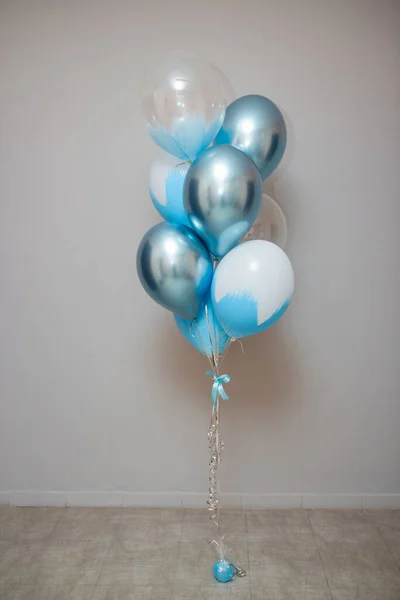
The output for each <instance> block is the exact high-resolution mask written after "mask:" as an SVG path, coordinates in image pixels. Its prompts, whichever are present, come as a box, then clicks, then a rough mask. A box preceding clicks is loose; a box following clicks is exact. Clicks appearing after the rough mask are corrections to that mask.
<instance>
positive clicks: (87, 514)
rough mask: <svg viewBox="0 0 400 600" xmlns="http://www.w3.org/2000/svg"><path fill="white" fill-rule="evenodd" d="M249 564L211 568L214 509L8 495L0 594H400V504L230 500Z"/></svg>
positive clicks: (271, 599) (176, 598) (175, 599)
mask: <svg viewBox="0 0 400 600" xmlns="http://www.w3.org/2000/svg"><path fill="white" fill-rule="evenodd" d="M223 527H224V530H225V531H226V532H227V534H228V535H227V541H228V544H230V545H231V546H232V547H233V548H234V549H235V550H236V558H237V560H236V562H237V563H238V564H240V565H241V566H243V567H244V568H245V569H247V571H248V575H247V576H246V577H244V578H242V579H239V578H236V579H235V580H234V581H232V582H231V583H229V584H218V583H217V582H216V581H215V580H214V579H213V577H212V575H211V565H212V561H213V554H212V551H211V550H210V547H209V545H208V540H209V539H210V537H212V535H213V525H212V523H210V521H209V520H208V513H207V511H205V510H204V511H201V510H190V509H187V510H170V509H113V508H110V509H101V508H94V509H85V508H82V509H79V508H69V509H62V508H61V509H50V508H47V509H46V508H43V509H38V508H31V509H29V508H4V507H3V508H2V507H0V598H1V600H28V599H29V600H144V599H148V600H214V599H215V600H218V599H222V598H224V599H226V600H228V599H232V600H356V599H357V600H400V511H345V510H342V511H333V510H286V511H284V510H264V511H263V510H259V511H251V510H247V511H225V512H223Z"/></svg>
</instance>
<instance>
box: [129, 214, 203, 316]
mask: <svg viewBox="0 0 400 600" xmlns="http://www.w3.org/2000/svg"><path fill="white" fill-rule="evenodd" d="M136 268H137V272H138V275H139V279H140V282H141V284H142V286H143V287H144V289H145V290H146V292H147V293H148V294H149V296H150V297H151V298H153V300H155V301H156V302H158V304H161V306H163V307H164V308H167V309H168V310H171V311H172V312H174V313H175V314H177V315H180V316H181V317H183V318H184V319H194V317H195V316H196V315H197V313H198V310H199V308H200V305H201V303H202V301H203V299H204V297H205V295H206V294H207V292H208V289H209V287H210V284H211V281H212V276H213V266H212V259H211V256H210V254H209V253H208V251H207V248H206V247H205V246H204V244H203V242H202V241H201V240H200V239H199V238H198V237H197V235H196V234H195V233H194V232H193V231H192V230H191V229H189V227H185V226H184V225H174V224H172V223H166V222H163V223H159V224H158V225H155V226H154V227H152V228H151V229H150V230H149V231H148V232H147V233H146V235H145V236H144V237H143V239H142V241H141V242H140V245H139V248H138V252H137V257H136Z"/></svg>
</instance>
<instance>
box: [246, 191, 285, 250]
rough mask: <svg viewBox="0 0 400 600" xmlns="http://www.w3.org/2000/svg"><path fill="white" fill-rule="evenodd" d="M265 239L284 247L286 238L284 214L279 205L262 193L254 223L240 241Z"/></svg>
mask: <svg viewBox="0 0 400 600" xmlns="http://www.w3.org/2000/svg"><path fill="white" fill-rule="evenodd" d="M251 240H265V241H266V242H272V243H274V244H276V245H277V246H279V247H280V248H282V249H283V248H284V247H285V245H286V240H287V225H286V219H285V215H284V214H283V212H282V209H281V208H280V206H279V205H278V204H277V203H276V202H275V200H273V199H272V198H271V197H270V196H267V194H263V195H262V200H261V208H260V212H259V213H258V217H257V219H256V220H255V221H254V225H253V226H252V227H251V229H249V231H248V232H247V233H246V234H245V235H244V236H243V237H242V239H241V240H240V241H241V242H249V241H251Z"/></svg>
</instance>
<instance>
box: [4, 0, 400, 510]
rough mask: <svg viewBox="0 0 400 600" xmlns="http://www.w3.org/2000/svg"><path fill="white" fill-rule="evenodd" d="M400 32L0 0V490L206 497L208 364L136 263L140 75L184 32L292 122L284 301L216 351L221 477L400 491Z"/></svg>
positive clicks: (285, 488) (204, 10)
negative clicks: (282, 309) (288, 282)
mask: <svg viewBox="0 0 400 600" xmlns="http://www.w3.org/2000/svg"><path fill="white" fill-rule="evenodd" d="M399 30H400V4H399V2H396V1H393V2H389V1H386V0H385V1H380V2H376V1H364V2H361V1H351V0H350V1H349V0H343V1H338V0H335V1H334V2H333V1H332V0H329V1H328V0H327V1H325V0H320V1H315V2H313V1H311V0H302V1H296V0H291V1H282V0H279V1H278V0H277V1H275V2H273V1H261V0H260V1H259V2H257V1H254V0H253V1H251V0H247V1H246V2H244V1H239V2H235V1H233V0H219V1H214V0H205V1H203V2H201V3H199V2H193V3H192V2H190V1H188V0H185V1H182V2H180V1H177V0H174V1H172V0H170V1H168V2H164V1H159V2H144V1H143V2H139V1H134V0H130V1H128V0H126V1H123V0H113V1H111V0H109V1H104V0H103V1H97V2H95V1H94V0H93V1H90V0H87V1H85V0H81V1H78V0H74V1H70V2H57V1H53V2H50V1H49V2H40V1H39V0H32V1H28V0H26V1H25V2H19V1H16V2H12V1H11V0H8V1H3V2H1V5H0V71H1V72H0V76H1V82H0V83H1V90H0V103H1V104H0V119H1V159H0V198H1V200H0V201H1V215H0V244H1V256H0V261H1V263H0V286H1V297H0V327H1V341H0V350H1V357H0V368H1V381H0V386H1V400H0V412H1V418H0V491H1V492H3V494H2V496H1V497H2V498H3V501H10V500H11V501H14V502H17V501H18V502H25V501H26V502H28V503H29V502H36V501H37V502H60V503H64V502H65V501H67V502H71V503H73V502H78V501H79V498H81V500H82V502H83V503H84V502H86V503H94V502H96V499H97V500H98V502H99V503H103V502H114V503H120V502H123V501H125V502H129V501H132V502H133V503H135V502H143V503H147V502H149V503H150V502H155V500H154V498H157V497H158V498H159V501H160V503H168V502H169V503H171V504H175V503H177V504H179V503H180V502H181V500H182V498H183V499H184V502H185V503H186V502H187V503H189V504H190V503H191V502H193V503H194V504H196V503H198V502H200V504H201V502H202V501H203V495H204V493H205V492H206V490H207V483H208V477H207V462H208V456H207V428H208V422H209V416H210V407H211V403H210V398H209V391H210V382H209V380H208V379H206V377H205V371H206V369H207V363H206V361H205V359H203V358H202V357H201V356H200V355H198V354H196V351H195V350H194V349H192V348H191V347H189V346H188V345H187V343H186V341H185V340H183V339H182V338H181V337H180V336H179V334H178V332H177V331H176V330H175V326H174V323H173V319H172V316H171V314H169V313H167V312H166V311H164V310H163V309H161V308H159V307H158V306H157V305H156V304H154V303H153V302H152V301H151V300H150V299H149V298H148V297H147V296H146V294H145V293H144V291H143V290H142V289H141V287H140V284H139V282H138V280H137V277H136V272H135V253H136V248H137V245H138V243H139V241H140V239H141V236H142V235H143V234H144V233H145V231H146V230H147V229H148V228H149V227H150V226H151V225H152V224H153V223H155V222H157V219H158V215H157V214H156V213H155V211H154V209H153V207H152V205H151V202H150V198H149V196H148V193H147V188H146V178H147V171H148V168H149V164H150V162H151V160H152V158H153V157H154V156H155V154H156V147H155V146H154V144H153V143H152V142H151V140H150V139H149V138H148V137H147V133H146V129H145V125H144V121H143V119H142V116H141V112H140V98H139V86H140V80H141V77H142V75H143V73H144V72H145V69H146V67H147V66H148V65H150V64H152V63H153V62H154V61H155V60H156V57H157V56H159V55H162V54H163V53H164V52H165V51H166V50H169V49H172V48H176V47H178V48H182V49H186V50H189V51H192V52H194V53H196V54H199V55H202V56H204V57H205V58H207V59H209V60H211V61H213V62H214V63H215V64H217V65H218V66H219V67H220V68H221V69H222V70H223V71H224V72H225V73H226V75H227V76H228V77H229V78H230V80H231V81H232V83H233V85H234V87H235V89H236V93H237V95H243V94H246V93H260V94H265V95H267V96H269V97H271V98H272V99H273V100H274V101H276V102H277V103H278V105H279V106H280V107H281V108H282V109H283V111H284V113H285V115H286V116H287V120H288V123H289V134H290V140H289V149H288V155H287V157H286V159H285V163H284V165H283V167H282V168H281V169H280V171H279V173H278V175H277V176H274V177H273V178H272V181H269V182H268V183H267V184H266V191H267V192H268V193H270V195H272V196H273V197H274V198H276V200H277V201H278V202H279V203H280V204H281V206H282V208H283V209H284V211H285V213H286V215H287V220H288V227H289V243H288V248H287V250H288V253H289V255H290V257H291V259H292V261H293V264H294V268H295V272H296V276H297V292H296V295H295V298H294V300H293V304H292V308H291V309H290V311H289V313H288V314H287V315H286V316H285V318H284V319H283V320H282V321H281V322H280V323H279V324H278V325H276V326H275V327H274V328H272V329H271V330H270V331H268V332H266V333H265V334H263V335H261V336H258V337H255V338H252V339H247V340H245V343H244V348H245V353H244V355H243V356H242V354H241V351H240V347H238V346H237V345H235V346H234V347H232V348H231V351H230V356H229V358H228V360H227V362H226V370H227V371H228V372H229V373H230V374H231V376H232V383H231V384H229V394H230V396H231V401H230V402H229V403H224V405H223V428H224V437H225V442H226V452H225V457H224V470H223V489H224V491H225V492H227V493H233V494H234V493H237V494H238V496H232V497H231V499H230V501H231V502H232V503H234V504H235V503H239V504H240V502H241V501H242V499H241V494H251V496H244V498H243V504H246V503H248V504H251V503H252V502H253V503H257V502H260V503H261V504H262V503H263V502H264V501H265V502H266V503H268V502H272V503H274V502H275V503H276V504H280V503H281V504H283V505H292V504H295V505H296V504H297V503H299V502H301V495H302V494H311V493H313V494H321V495H322V496H321V497H317V498H314V497H313V496H307V495H305V496H303V500H302V501H303V504H304V505H312V503H316V504H318V503H319V504H321V505H328V504H330V503H333V504H334V503H335V498H337V502H338V505H340V504H343V505H362V504H363V503H364V504H363V505H364V506H366V505H368V502H370V503H371V504H372V505H373V504H374V502H375V504H379V503H381V504H383V505H388V504H395V503H399V498H400V464H399V456H400V448H399V446H400V435H399V425H400V419H399V416H400V415H399V413H400V408H399V406H400V398H399V388H400V385H399V383H400V382H399V350H400V346H399V339H400V326H399V323H400V321H399V318H398V313H399V311H398V306H399V302H400V269H399V267H400V264H399V263H400V261H399V255H400V237H399V223H400V169H399V159H400V117H399V107H400V78H399V59H400V38H399ZM53 491H58V492H60V493H59V494H58V495H55V494H54V495H52V494H46V493H45V492H53ZM79 491H87V492H104V493H102V494H98V495H96V496H95V495H91V494H89V493H88V494H87V495H85V494H82V495H81V496H79V494H77V493H76V492H79ZM16 492H22V495H18V494H16ZM35 492H36V494H35ZM70 492H74V493H72V494H71V493H70ZM105 492H109V493H105ZM130 492H132V493H133V492H149V494H148V495H143V496H139V497H138V498H139V500H138V499H137V498H136V496H135V495H134V494H130ZM164 492H170V494H169V495H163V494H161V495H160V496H156V495H154V494H153V493H164ZM185 492H193V493H198V494H199V496H193V497H191V496H189V495H187V494H185ZM274 493H275V494H278V496H271V497H270V499H269V500H268V498H264V497H262V496H260V497H258V496H256V494H274ZM290 494H294V495H293V496H290ZM332 494H341V496H338V497H336V496H332ZM350 494H355V496H351V495H350ZM368 494H399V495H398V496H383V495H382V496H378V497H376V498H375V496H368ZM362 496H363V497H362ZM374 498H375V500H374ZM129 499H130V500H129Z"/></svg>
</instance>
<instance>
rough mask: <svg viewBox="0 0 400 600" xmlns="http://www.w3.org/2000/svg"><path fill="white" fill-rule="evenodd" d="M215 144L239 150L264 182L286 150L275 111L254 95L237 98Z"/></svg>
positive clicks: (282, 124) (279, 116)
mask: <svg viewBox="0 0 400 600" xmlns="http://www.w3.org/2000/svg"><path fill="white" fill-rule="evenodd" d="M215 144H216V145H219V144H232V146H235V147H236V148H239V150H243V152H245V153H246V154H247V156H248V157H249V158H251V160H252V161H253V162H254V164H255V165H256V167H257V169H258V170H259V171H260V174H261V177H262V179H266V178H267V177H269V176H270V175H271V173H273V171H275V169H276V167H277V166H278V164H279V163H280V161H281V158H282V156H283V153H284V152H285V148H286V125H285V120H284V118H283V115H282V113H281V111H280V110H279V108H278V107H277V106H276V104H274V103H273V102H272V101H271V100H269V99H268V98H265V97H264V96H257V95H255V94H252V95H249V96H242V97H241V98H238V99H237V100H235V101H234V102H232V104H230V105H229V106H228V108H227V109H226V114H225V119H224V122H223V124H222V127H221V129H220V131H219V133H218V135H217V137H216V140H215Z"/></svg>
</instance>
